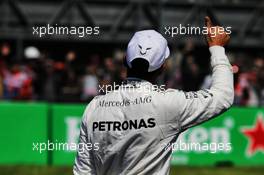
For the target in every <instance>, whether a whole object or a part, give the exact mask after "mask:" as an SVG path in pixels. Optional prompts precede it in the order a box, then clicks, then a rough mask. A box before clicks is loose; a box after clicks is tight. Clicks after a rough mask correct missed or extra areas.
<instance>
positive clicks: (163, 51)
mask: <svg viewBox="0 0 264 175" xmlns="http://www.w3.org/2000/svg"><path fill="white" fill-rule="evenodd" d="M169 55H170V50H169V48H168V43H167V40H166V39H165V38H164V37H163V36H162V35H161V34H160V33H158V32H156V31H155V30H142V31H138V32H136V33H135V34H134V36H133V37H132V38H131V40H130V41H129V43H128V46H127V55H126V61H127V64H128V66H129V67H130V68H131V67H132V65H131V62H132V61H133V60H134V59H136V58H143V59H146V60H147V61H148V62H149V68H148V72H152V71H155V70H157V69H159V68H160V67H161V65H162V64H163V63H164V62H165V60H166V59H167V58H168V57H169Z"/></svg>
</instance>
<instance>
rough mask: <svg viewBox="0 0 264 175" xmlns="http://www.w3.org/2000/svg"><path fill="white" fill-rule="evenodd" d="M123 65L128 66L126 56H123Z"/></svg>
mask: <svg viewBox="0 0 264 175" xmlns="http://www.w3.org/2000/svg"><path fill="white" fill-rule="evenodd" d="M123 65H124V66H125V67H126V68H129V67H128V64H127V61H126V56H124V58H123Z"/></svg>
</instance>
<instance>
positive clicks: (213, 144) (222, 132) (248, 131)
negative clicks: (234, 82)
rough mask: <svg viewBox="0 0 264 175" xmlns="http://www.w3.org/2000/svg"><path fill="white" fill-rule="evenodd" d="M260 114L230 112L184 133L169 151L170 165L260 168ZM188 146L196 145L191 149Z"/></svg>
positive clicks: (263, 151)
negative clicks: (170, 154)
mask: <svg viewBox="0 0 264 175" xmlns="http://www.w3.org/2000/svg"><path fill="white" fill-rule="evenodd" d="M263 114H264V110H261V109H255V108H232V109H230V110H229V111H227V112H225V113H224V114H222V115H221V116H218V117H217V118H215V119H213V120H211V121H209V122H206V123H204V124H202V125H200V126H197V127H194V128H191V129H190V130H187V131H186V132H184V133H183V134H182V135H181V136H180V138H179V140H178V141H177V142H176V143H175V145H174V147H173V148H174V153H173V159H172V164H173V165H177V164H183V165H216V164H224V163H225V164H226V163H228V164H230V163H231V164H235V165H242V166H252V165H264V122H263V121H264V120H263V116H264V115H263ZM183 143H184V144H183ZM191 143H199V144H196V145H195V144H193V145H192V146H191ZM180 145H181V146H182V148H180ZM186 145H188V146H189V148H187V146H186ZM177 146H178V147H177ZM195 146H196V147H195ZM199 146H200V147H199ZM184 148H185V149H184Z"/></svg>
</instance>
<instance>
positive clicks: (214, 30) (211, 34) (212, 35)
mask: <svg viewBox="0 0 264 175" xmlns="http://www.w3.org/2000/svg"><path fill="white" fill-rule="evenodd" d="M205 26H206V27H207V31H208V34H207V36H206V40H207V43H208V45H209V47H211V46H225V45H226V44H227V43H228V41H229V40H230V36H229V35H228V34H227V33H226V32H225V30H224V28H223V27H220V26H213V23H212V21H211V19H210V18H209V17H208V16H206V17H205Z"/></svg>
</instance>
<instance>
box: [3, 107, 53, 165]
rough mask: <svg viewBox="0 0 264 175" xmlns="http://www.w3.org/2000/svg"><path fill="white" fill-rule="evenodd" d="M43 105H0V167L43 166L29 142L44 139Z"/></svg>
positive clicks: (43, 160) (43, 159) (42, 156)
mask: <svg viewBox="0 0 264 175" xmlns="http://www.w3.org/2000/svg"><path fill="white" fill-rule="evenodd" d="M47 115H48V107H47V105H46V104H33V103H24V104H20V103H0V140H1V144H0V164H47V151H43V152H42V153H41V154H40V153H39V152H38V151H37V150H36V148H35V150H33V149H34V146H33V143H41V142H45V141H46V140H47V126H48V125H47Z"/></svg>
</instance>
